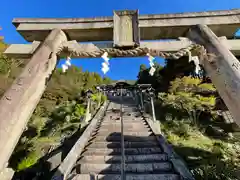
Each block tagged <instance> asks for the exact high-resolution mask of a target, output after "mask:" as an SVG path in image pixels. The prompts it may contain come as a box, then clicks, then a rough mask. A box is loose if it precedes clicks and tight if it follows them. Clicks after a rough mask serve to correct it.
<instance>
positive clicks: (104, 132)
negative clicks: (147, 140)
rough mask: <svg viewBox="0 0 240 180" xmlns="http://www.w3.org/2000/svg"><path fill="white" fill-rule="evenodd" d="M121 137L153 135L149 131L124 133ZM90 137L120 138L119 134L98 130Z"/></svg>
mask: <svg viewBox="0 0 240 180" xmlns="http://www.w3.org/2000/svg"><path fill="white" fill-rule="evenodd" d="M123 135H125V136H150V135H153V133H152V132H149V131H140V132H136V131H124V132H123ZM92 136H121V132H114V131H111V130H110V129H109V132H106V131H101V130H99V131H98V132H95V133H93V134H92Z"/></svg>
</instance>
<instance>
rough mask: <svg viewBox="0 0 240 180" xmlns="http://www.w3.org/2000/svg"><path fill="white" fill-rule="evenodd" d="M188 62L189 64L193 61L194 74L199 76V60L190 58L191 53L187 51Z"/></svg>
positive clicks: (193, 57)
mask: <svg viewBox="0 0 240 180" xmlns="http://www.w3.org/2000/svg"><path fill="white" fill-rule="evenodd" d="M188 57H189V59H188V61H189V62H191V61H193V62H194V64H195V74H197V75H199V73H200V71H201V67H200V62H199V58H198V56H192V53H191V51H188Z"/></svg>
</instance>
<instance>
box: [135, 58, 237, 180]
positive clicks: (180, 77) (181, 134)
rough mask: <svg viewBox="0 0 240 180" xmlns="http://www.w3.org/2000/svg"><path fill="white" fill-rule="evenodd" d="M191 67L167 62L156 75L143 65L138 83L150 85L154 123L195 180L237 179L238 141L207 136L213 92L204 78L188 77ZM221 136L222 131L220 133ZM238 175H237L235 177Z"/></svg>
mask: <svg viewBox="0 0 240 180" xmlns="http://www.w3.org/2000/svg"><path fill="white" fill-rule="evenodd" d="M193 70H194V65H193V64H191V63H188V60H187V58H185V57H183V58H181V59H179V60H178V61H175V60H166V65H165V66H164V67H159V68H157V70H156V74H155V75H154V76H152V77H150V76H149V74H148V71H149V68H146V66H144V65H142V66H141V67H140V71H139V74H138V80H137V83H146V84H152V86H153V87H154V88H155V90H156V93H157V94H158V99H156V100H155V109H156V110H155V112H156V114H157V119H159V120H161V129H162V132H163V133H164V135H165V137H166V138H167V140H168V141H169V142H170V143H171V144H172V145H173V148H174V150H175V151H176V152H177V154H178V155H180V156H181V157H182V158H183V159H184V160H185V162H186V163H187V165H188V167H189V169H190V170H191V172H192V173H193V175H194V177H195V179H197V180H202V179H205V180H209V179H211V180H213V179H214V180H236V179H238V177H239V170H238V169H239V168H240V156H239V153H240V152H239V149H240V146H239V140H238V141H233V140H232V139H231V138H230V139H229V138H228V139H223V138H221V137H218V138H215V137H212V136H208V134H207V133H206V131H207V129H208V127H209V124H210V125H212V124H214V125H215V123H216V119H217V118H216V117H215V119H213V118H211V117H212V115H214V116H216V115H217V113H216V112H215V109H214V108H215V103H216V102H215V101H216V95H217V93H216V89H215V87H214V86H213V84H211V81H209V79H208V78H206V77H205V76H204V77H203V78H201V79H199V78H194V77H191V75H192V74H193ZM221 132H222V131H221ZM237 173H238V174H237Z"/></svg>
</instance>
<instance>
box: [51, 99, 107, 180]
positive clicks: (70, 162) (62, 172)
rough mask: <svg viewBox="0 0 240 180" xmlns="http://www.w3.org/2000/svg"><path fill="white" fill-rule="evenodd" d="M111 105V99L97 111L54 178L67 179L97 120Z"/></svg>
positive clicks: (53, 179)
mask: <svg viewBox="0 0 240 180" xmlns="http://www.w3.org/2000/svg"><path fill="white" fill-rule="evenodd" d="M108 105H109V101H106V102H105V103H104V104H103V105H102V107H100V109H99V111H98V112H97V113H96V115H95V117H93V119H92V121H91V122H90V123H89V125H88V127H87V128H86V130H85V131H84V132H83V134H82V135H81V137H80V138H79V139H78V141H77V142H76V143H75V145H74V146H73V147H72V149H71V150H70V152H69V153H68V155H67V156H66V158H65V159H64V160H63V162H62V163H61V165H60V166H59V167H58V169H57V172H56V173H55V174H54V176H53V177H52V180H55V179H64V180H65V179H66V178H67V176H68V174H69V173H70V171H71V170H72V168H73V166H74V164H75V162H76V160H77V158H78V156H79V155H80V154H81V152H82V151H83V149H84V146H85V144H86V143H87V141H88V139H89V137H90V136H91V133H92V131H93V129H94V128H95V127H96V124H97V122H98V121H99V119H100V118H101V117H102V116H103V115H104V112H105V110H106V109H107V107H108Z"/></svg>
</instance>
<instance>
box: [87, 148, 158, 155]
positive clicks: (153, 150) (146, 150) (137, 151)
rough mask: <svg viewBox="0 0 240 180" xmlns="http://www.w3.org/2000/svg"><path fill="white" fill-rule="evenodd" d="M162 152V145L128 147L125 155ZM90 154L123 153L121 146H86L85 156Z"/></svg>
mask: <svg viewBox="0 0 240 180" xmlns="http://www.w3.org/2000/svg"><path fill="white" fill-rule="evenodd" d="M157 153H162V149H161V148H160V147H146V148H126V149H125V155H140V154H142V155H146V154H157ZM89 155H96V156H97V155H98V156H100V155H103V156H105V155H106V156H107V155H121V148H112V149H106V148H97V149H96V148H88V147H87V148H86V151H85V152H84V153H83V156H89Z"/></svg>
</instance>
